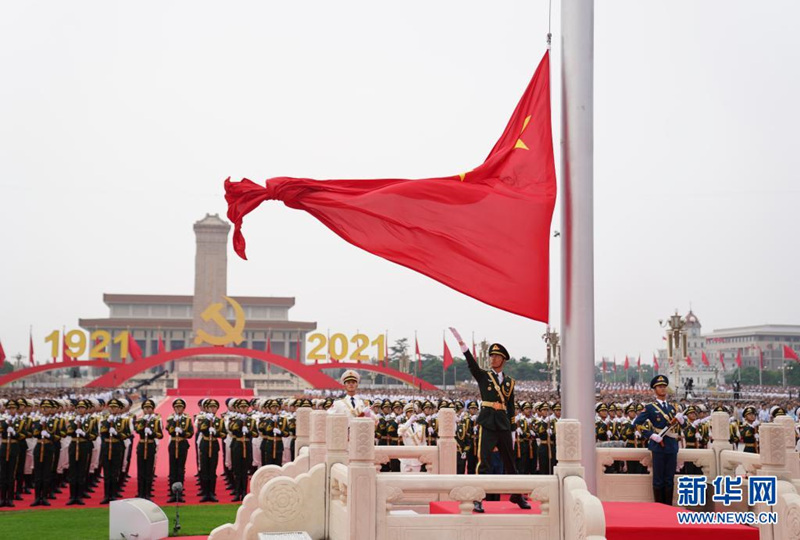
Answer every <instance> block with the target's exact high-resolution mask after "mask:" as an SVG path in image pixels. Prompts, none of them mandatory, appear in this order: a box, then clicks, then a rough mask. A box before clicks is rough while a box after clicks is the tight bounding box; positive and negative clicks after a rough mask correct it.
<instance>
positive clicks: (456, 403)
mask: <svg viewBox="0 0 800 540" xmlns="http://www.w3.org/2000/svg"><path fill="white" fill-rule="evenodd" d="M453 407H454V408H455V410H457V411H460V410H461V409H463V408H464V402H463V401H461V400H460V399H457V400H455V401H454V402H453Z"/></svg>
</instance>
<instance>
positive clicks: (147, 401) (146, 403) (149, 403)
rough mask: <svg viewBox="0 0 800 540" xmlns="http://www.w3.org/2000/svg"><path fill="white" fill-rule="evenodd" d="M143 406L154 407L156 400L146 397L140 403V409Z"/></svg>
mask: <svg viewBox="0 0 800 540" xmlns="http://www.w3.org/2000/svg"><path fill="white" fill-rule="evenodd" d="M145 407H152V408H153V409H155V408H156V402H155V401H153V400H152V399H146V400H144V402H143V403H142V409H144V408H145Z"/></svg>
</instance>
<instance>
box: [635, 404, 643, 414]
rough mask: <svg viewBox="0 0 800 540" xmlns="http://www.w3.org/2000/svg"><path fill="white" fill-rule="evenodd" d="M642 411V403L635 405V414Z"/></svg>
mask: <svg viewBox="0 0 800 540" xmlns="http://www.w3.org/2000/svg"><path fill="white" fill-rule="evenodd" d="M643 410H644V403H637V404H636V412H637V413H638V412H642V411H643Z"/></svg>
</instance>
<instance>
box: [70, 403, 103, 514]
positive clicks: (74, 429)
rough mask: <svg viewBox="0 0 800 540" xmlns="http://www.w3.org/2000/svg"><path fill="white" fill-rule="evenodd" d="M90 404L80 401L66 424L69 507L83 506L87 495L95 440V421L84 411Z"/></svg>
mask: <svg viewBox="0 0 800 540" xmlns="http://www.w3.org/2000/svg"><path fill="white" fill-rule="evenodd" d="M89 408H90V404H89V403H88V402H87V401H86V400H84V399H82V400H80V401H78V404H77V406H76V407H75V415H74V416H73V417H72V418H70V420H69V421H68V422H67V428H66V434H67V436H68V437H71V439H72V440H71V441H70V443H69V450H68V452H69V502H67V505H68V506H71V505H75V504H78V505H81V506H83V505H84V502H83V501H82V500H81V499H83V498H85V497H86V496H87V495H88V493H87V492H86V489H87V488H88V479H89V460H90V459H91V457H92V446H93V444H94V440H95V439H96V438H97V426H96V425H95V423H96V420H95V419H94V417H92V415H90V414H87V413H86V411H87V410H88V409H89Z"/></svg>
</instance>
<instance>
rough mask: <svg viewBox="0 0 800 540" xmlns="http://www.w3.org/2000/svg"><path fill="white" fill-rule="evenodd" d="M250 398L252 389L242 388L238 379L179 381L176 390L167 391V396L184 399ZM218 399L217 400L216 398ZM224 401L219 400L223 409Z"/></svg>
mask: <svg viewBox="0 0 800 540" xmlns="http://www.w3.org/2000/svg"><path fill="white" fill-rule="evenodd" d="M219 395H225V397H231V396H233V397H247V396H249V397H252V396H253V389H252V388H242V382H241V380H239V379H179V380H178V388H176V389H172V388H169V389H167V396H170V397H173V396H179V397H183V398H184V399H185V398H186V396H195V397H216V396H219ZM217 399H219V398H217ZM224 404H225V403H224V400H220V405H222V406H223V407H224Z"/></svg>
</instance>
